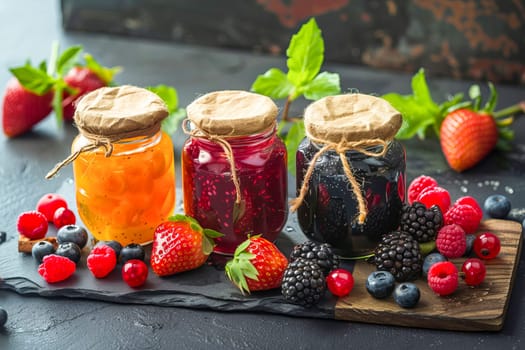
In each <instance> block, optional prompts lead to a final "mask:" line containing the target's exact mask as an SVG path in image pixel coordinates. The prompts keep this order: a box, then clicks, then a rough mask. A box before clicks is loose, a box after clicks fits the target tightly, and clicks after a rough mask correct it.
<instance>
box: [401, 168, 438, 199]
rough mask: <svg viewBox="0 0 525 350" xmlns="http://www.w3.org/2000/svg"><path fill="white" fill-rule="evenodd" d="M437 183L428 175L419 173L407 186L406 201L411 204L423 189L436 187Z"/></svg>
mask: <svg viewBox="0 0 525 350" xmlns="http://www.w3.org/2000/svg"><path fill="white" fill-rule="evenodd" d="M437 185H438V183H437V181H436V180H435V179H434V178H432V177H430V176H426V175H421V176H418V177H416V178H415V179H414V180H412V182H411V183H410V186H408V203H409V204H412V203H413V202H415V201H416V200H417V197H418V196H419V194H420V193H421V192H422V191H423V190H424V189H427V188H432V187H436V186H437Z"/></svg>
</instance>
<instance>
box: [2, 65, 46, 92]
mask: <svg viewBox="0 0 525 350" xmlns="http://www.w3.org/2000/svg"><path fill="white" fill-rule="evenodd" d="M9 71H10V72H11V73H13V75H14V76H15V77H16V78H17V79H18V81H19V82H20V84H21V85H22V86H23V87H24V88H26V89H27V90H29V91H31V92H32V93H34V94H37V95H45V94H46V93H48V92H49V91H50V90H51V89H52V88H53V85H54V84H55V79H53V77H51V76H49V75H48V74H47V73H46V72H45V71H42V70H41V69H40V68H35V67H33V66H31V64H29V63H26V65H24V66H21V67H14V68H10V69H9Z"/></svg>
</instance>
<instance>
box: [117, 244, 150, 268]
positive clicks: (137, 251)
mask: <svg viewBox="0 0 525 350" xmlns="http://www.w3.org/2000/svg"><path fill="white" fill-rule="evenodd" d="M145 257H146V251H145V250H144V247H143V246H141V245H140V244H137V243H130V244H128V245H126V246H124V247H122V249H121V250H120V255H119V261H120V263H121V264H125V263H126V261H128V260H131V259H135V260H142V261H144V258H145Z"/></svg>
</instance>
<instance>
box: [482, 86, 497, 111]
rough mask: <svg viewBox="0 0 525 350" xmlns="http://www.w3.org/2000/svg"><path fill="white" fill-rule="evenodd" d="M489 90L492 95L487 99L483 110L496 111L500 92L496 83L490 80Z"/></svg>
mask: <svg viewBox="0 0 525 350" xmlns="http://www.w3.org/2000/svg"><path fill="white" fill-rule="evenodd" d="M489 90H490V95H489V99H488V100H487V103H485V106H484V107H483V111H484V112H487V113H492V112H494V109H495V108H496V105H497V104H498V92H497V91H496V87H495V86H494V84H492V83H491V82H489Z"/></svg>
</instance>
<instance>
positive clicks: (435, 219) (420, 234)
mask: <svg viewBox="0 0 525 350" xmlns="http://www.w3.org/2000/svg"><path fill="white" fill-rule="evenodd" d="M442 226H443V213H441V209H439V207H438V206H437V205H433V206H431V207H430V209H427V207H426V206H425V205H424V204H423V203H420V202H414V203H412V205H408V204H405V205H404V206H403V209H402V212H401V222H400V224H399V228H400V230H401V231H403V232H407V233H409V234H411V235H412V236H413V237H414V238H415V239H416V240H417V241H418V242H420V243H423V242H430V241H432V240H434V239H435V238H436V236H437V233H438V231H439V229H440V228H441V227H442Z"/></svg>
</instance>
